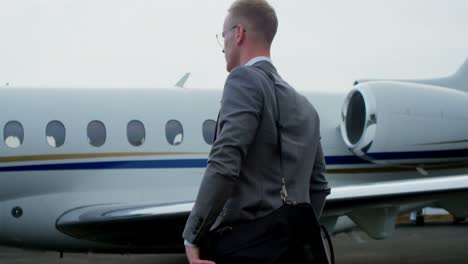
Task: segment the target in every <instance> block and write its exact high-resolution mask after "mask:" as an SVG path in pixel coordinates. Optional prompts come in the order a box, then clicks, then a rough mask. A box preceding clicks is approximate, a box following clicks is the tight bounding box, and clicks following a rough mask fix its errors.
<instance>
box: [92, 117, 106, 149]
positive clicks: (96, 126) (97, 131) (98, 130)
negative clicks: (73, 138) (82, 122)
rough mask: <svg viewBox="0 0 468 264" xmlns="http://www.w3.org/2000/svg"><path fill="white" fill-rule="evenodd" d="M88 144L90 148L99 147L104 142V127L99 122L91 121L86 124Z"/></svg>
mask: <svg viewBox="0 0 468 264" xmlns="http://www.w3.org/2000/svg"><path fill="white" fill-rule="evenodd" d="M87 130H88V142H89V144H91V146H94V147H100V146H102V145H104V143H105V142H106V127H105V126H104V124H103V123H102V122H101V121H97V120H94V121H91V122H89V124H88V129H87Z"/></svg>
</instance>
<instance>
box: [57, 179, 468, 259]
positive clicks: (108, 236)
mask: <svg viewBox="0 0 468 264" xmlns="http://www.w3.org/2000/svg"><path fill="white" fill-rule="evenodd" d="M459 194H464V195H467V194H468V175H462V176H450V177H435V178H424V179H413V180H398V181H388V182H380V183H374V184H363V185H352V186H341V187H334V188H332V192H331V194H330V195H329V196H328V197H327V203H326V206H325V210H324V213H323V217H333V216H336V217H338V216H341V215H352V214H354V212H366V210H368V209H369V210H372V209H375V208H387V207H393V208H398V207H400V206H404V205H405V204H409V203H417V202H437V201H438V200H443V199H447V198H451V197H454V196H455V195H459ZM193 204H194V203H193V202H192V201H187V202H178V203H168V204H142V205H135V204H133V205H132V204H108V205H92V206H84V207H79V208H75V209H71V210H69V211H67V212H65V213H64V214H63V215H62V216H60V217H59V219H57V221H56V228H57V229H58V230H59V231H61V232H62V233H65V234H67V235H70V236H72V237H75V238H78V239H86V240H92V241H98V242H105V243H111V244H117V245H126V246H129V247H131V248H134V249H135V250H141V251H145V250H148V249H151V251H152V252H155V251H159V252H179V251H181V250H183V243H182V238H181V234H182V231H183V228H184V225H185V222H186V220H187V218H188V216H189V214H190V211H191V209H192V207H193ZM363 210H364V211H363ZM360 215H361V216H362V215H363V214H362V213H361V214H360ZM357 216H359V215H357ZM364 216H366V214H364ZM351 218H352V219H353V220H354V219H357V220H359V217H355V218H353V217H351ZM367 218H369V217H367ZM369 220H372V219H367V221H369ZM363 222H366V219H364V220H363Z"/></svg>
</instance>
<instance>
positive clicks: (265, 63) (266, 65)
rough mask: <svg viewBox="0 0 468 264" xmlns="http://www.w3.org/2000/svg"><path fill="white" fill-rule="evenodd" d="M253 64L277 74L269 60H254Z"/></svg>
mask: <svg viewBox="0 0 468 264" xmlns="http://www.w3.org/2000/svg"><path fill="white" fill-rule="evenodd" d="M253 65H255V66H259V67H262V68H266V69H268V70H269V71H271V72H274V73H275V74H278V72H277V71H276V68H275V66H274V65H273V64H272V63H271V62H270V61H266V60H262V61H258V62H255V63H254V64H253ZM253 65H252V66H253Z"/></svg>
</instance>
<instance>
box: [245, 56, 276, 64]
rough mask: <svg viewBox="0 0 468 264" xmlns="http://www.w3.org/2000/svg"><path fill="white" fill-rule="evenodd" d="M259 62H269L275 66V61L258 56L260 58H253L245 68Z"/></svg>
mask: <svg viewBox="0 0 468 264" xmlns="http://www.w3.org/2000/svg"><path fill="white" fill-rule="evenodd" d="M259 61H268V62H269V63H271V64H273V61H272V60H271V59H270V58H268V57H266V56H258V57H255V58H252V59H250V60H249V61H248V62H247V63H246V64H245V66H252V65H254V64H255V63H257V62H259Z"/></svg>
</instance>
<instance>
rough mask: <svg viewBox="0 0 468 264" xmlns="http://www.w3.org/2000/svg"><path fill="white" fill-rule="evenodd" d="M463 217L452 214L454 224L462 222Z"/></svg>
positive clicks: (463, 220)
mask: <svg viewBox="0 0 468 264" xmlns="http://www.w3.org/2000/svg"><path fill="white" fill-rule="evenodd" d="M465 219H466V218H464V217H456V216H453V223H454V224H455V225H458V224H462V223H463V222H465Z"/></svg>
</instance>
